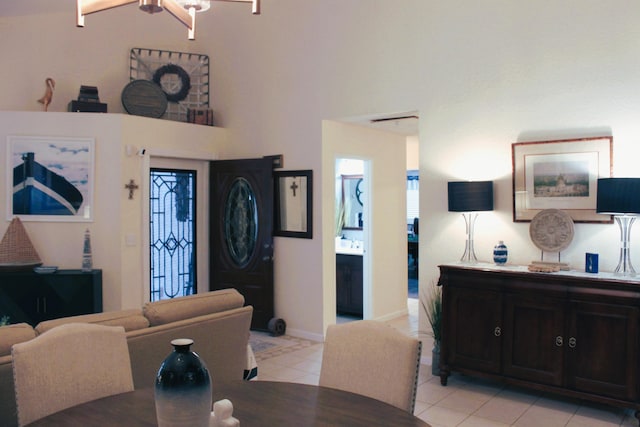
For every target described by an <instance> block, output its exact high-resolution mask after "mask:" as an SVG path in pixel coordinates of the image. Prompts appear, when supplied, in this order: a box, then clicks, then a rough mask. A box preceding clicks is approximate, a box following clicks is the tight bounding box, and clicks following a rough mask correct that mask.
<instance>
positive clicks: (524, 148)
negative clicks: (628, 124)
mask: <svg viewBox="0 0 640 427" xmlns="http://www.w3.org/2000/svg"><path fill="white" fill-rule="evenodd" d="M612 150H613V137H611V136H605V137H595V138H582V139H562V140H555V141H536V142H518V143H515V144H512V145H511V152H512V160H513V221H514V222H529V221H531V219H533V217H534V216H535V215H536V214H537V213H538V212H540V211H542V210H544V209H560V210H563V211H565V212H567V213H568V214H569V215H570V216H571V218H572V219H573V221H574V222H594V223H596V222H600V223H610V222H612V221H613V219H612V217H611V216H610V215H602V214H598V213H596V194H597V185H598V178H608V177H610V176H611V173H612V168H613V157H612Z"/></svg>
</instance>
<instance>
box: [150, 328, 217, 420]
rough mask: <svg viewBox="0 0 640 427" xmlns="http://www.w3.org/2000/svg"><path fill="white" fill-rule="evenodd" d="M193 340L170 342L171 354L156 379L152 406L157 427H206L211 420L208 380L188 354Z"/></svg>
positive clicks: (199, 363) (200, 364)
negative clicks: (154, 406) (153, 406)
mask: <svg viewBox="0 0 640 427" xmlns="http://www.w3.org/2000/svg"><path fill="white" fill-rule="evenodd" d="M192 344H193V340H191V339H188V338H180V339H175V340H173V341H171V345H173V347H174V348H173V352H171V354H169V356H167V358H166V359H165V360H164V361H163V362H162V365H160V369H159V370H158V374H157V375H156V384H155V404H156V416H157V418H158V427H184V426H189V427H208V426H209V419H210V418H211V376H210V375H209V371H208V370H207V367H206V366H205V363H204V362H203V361H202V359H200V357H199V356H198V355H197V354H196V353H194V352H193V351H191V348H190V347H191V345H192Z"/></svg>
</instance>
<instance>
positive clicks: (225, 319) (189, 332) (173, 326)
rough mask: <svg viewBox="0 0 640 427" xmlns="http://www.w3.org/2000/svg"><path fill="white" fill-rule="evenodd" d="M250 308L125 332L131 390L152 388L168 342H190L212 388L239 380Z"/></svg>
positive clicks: (247, 339)
mask: <svg viewBox="0 0 640 427" xmlns="http://www.w3.org/2000/svg"><path fill="white" fill-rule="evenodd" d="M252 315H253V307H251V306H245V307H240V308H236V309H232V310H226V311H223V312H219V313H213V314H207V315H204V316H198V317H193V318H191V319H185V320H180V321H177V322H171V323H167V324H162V325H158V326H151V327H149V328H146V329H140V330H136V331H130V332H127V342H128V344H129V355H130V358H131V368H132V371H133V382H134V386H135V388H142V387H153V385H154V383H155V378H156V374H157V373H158V369H159V368H160V365H161V364H162V361H163V360H164V359H165V358H166V357H167V355H169V353H171V351H172V350H173V348H172V347H171V340H173V339H176V338H191V339H192V340H193V341H194V343H193V345H192V346H191V349H192V350H193V351H195V352H196V353H197V354H198V355H199V356H200V358H201V359H202V360H203V361H204V363H205V364H206V366H207V368H208V370H209V373H210V374H211V379H212V381H213V384H215V383H216V382H217V381H228V380H241V379H242V376H243V372H244V369H245V367H246V361H247V356H246V352H247V344H248V342H249V328H250V326H251V316H252Z"/></svg>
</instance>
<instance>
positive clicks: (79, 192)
mask: <svg viewBox="0 0 640 427" xmlns="http://www.w3.org/2000/svg"><path fill="white" fill-rule="evenodd" d="M93 167H94V140H93V138H60V137H46V136H8V137H7V218H8V219H11V218H13V217H14V216H19V217H20V219H21V220H23V221H67V222H68V221H91V220H92V206H93Z"/></svg>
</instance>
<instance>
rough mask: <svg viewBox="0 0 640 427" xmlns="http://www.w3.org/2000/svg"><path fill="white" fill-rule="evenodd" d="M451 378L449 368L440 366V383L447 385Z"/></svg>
mask: <svg viewBox="0 0 640 427" xmlns="http://www.w3.org/2000/svg"><path fill="white" fill-rule="evenodd" d="M448 380H449V369H447V368H440V385H443V386H446V385H447V381H448Z"/></svg>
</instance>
